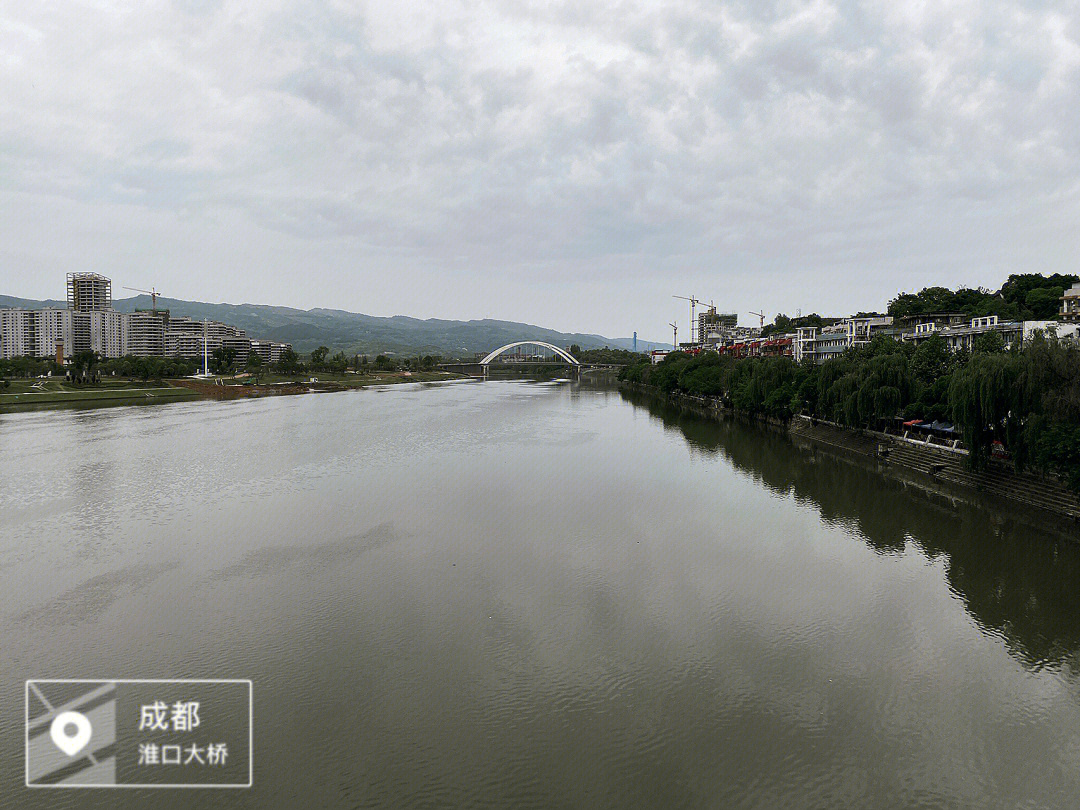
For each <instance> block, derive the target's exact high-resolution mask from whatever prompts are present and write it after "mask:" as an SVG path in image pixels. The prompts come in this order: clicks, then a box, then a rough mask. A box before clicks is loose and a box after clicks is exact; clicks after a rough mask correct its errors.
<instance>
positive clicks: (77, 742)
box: [49, 712, 93, 757]
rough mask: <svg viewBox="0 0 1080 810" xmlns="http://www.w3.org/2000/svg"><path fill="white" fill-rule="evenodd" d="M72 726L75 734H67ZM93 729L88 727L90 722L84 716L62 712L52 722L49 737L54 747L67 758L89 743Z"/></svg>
mask: <svg viewBox="0 0 1080 810" xmlns="http://www.w3.org/2000/svg"><path fill="white" fill-rule="evenodd" d="M71 726H74V727H75V733H74V734H69V733H68V729H69V728H70V727H71ZM92 731H93V729H92V728H91V726H90V721H89V720H87V719H86V715H85V714H79V713H78V712H64V713H62V714H58V715H56V719H55V720H53V721H52V726H51V727H50V728H49V736H51V737H52V741H53V742H54V743H56V747H57V748H59V749H60V750H61V751H63V752H64V753H65V754H67V755H68V756H69V757H73V756H75V755H76V754H77V753H79V752H80V751H82V750H83V749H84V748H85V747H86V744H87V743H88V742H90V734H91V732H92Z"/></svg>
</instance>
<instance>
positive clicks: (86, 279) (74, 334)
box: [0, 273, 291, 365]
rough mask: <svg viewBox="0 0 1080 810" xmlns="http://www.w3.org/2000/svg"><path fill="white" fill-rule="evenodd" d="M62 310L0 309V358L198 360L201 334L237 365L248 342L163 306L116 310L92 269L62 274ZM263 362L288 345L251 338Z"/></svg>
mask: <svg viewBox="0 0 1080 810" xmlns="http://www.w3.org/2000/svg"><path fill="white" fill-rule="evenodd" d="M67 302H68V306H67V309H58V308H56V307H48V308H45V309H36V310H32V309H18V308H12V309H0V358H3V359H5V360H7V359H11V358H14V357H21V356H24V355H29V356H34V357H54V356H56V354H57V348H58V347H59V348H60V352H61V355H62V357H72V356H73V355H75V354H77V353H78V352H83V351H95V352H97V353H98V355H99V356H101V357H122V356H124V355H135V356H137V357H162V356H172V357H185V358H193V359H201V358H202V356H203V342H204V337H203V336H204V333H205V335H206V337H205V342H206V346H207V351H208V352H213V351H214V350H216V349H218V348H221V347H223V346H224V347H226V348H231V349H233V350H234V351H235V352H236V359H235V362H237V363H239V364H241V365H242V364H243V363H245V362H246V361H247V357H248V354H249V352H250V351H251V350H252V343H253V342H252V341H251V340H250V339H249V338H248V336H247V333H246V332H245V331H244V330H243V329H240V328H238V327H235V326H232V325H230V324H227V323H221V322H219V321H206V322H205V325H204V322H203V321H197V320H193V319H192V318H187V317H176V318H170V317H169V311H168V310H164V309H163V310H157V309H154V310H149V311H147V310H136V311H135V312H117V311H116V310H114V309H113V306H112V281H110V280H109V279H108V278H106V277H105V276H101V275H98V274H97V273H68V275H67ZM256 343H257V344H258V349H257V350H258V351H259V354H260V356H261V357H262V358H263V360H264V361H265V362H269V363H276V362H277V361H278V360H279V359H280V358H281V355H282V353H283V352H284V351H285V350H286V349H289V348H291V346H290V344H288V343H274V342H270V341H257V342H256Z"/></svg>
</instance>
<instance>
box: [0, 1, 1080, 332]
mask: <svg viewBox="0 0 1080 810" xmlns="http://www.w3.org/2000/svg"><path fill="white" fill-rule="evenodd" d="M1078 170H1080V3H1078V2H1075V1H1070V0H1059V1H1058V2H1052V3H1033V2H1032V3H1026V2H992V1H991V0H987V1H985V2H984V1H982V0H924V1H923V2H913V1H910V0H880V1H879V2H861V3H855V2H852V3H845V2H827V1H826V0H821V1H820V2H767V0H750V1H749V2H734V3H727V2H722V3H716V2H679V1H678V0H676V1H674V2H664V3H658V4H651V3H646V2H634V1H633V0H629V1H628V2H613V3H606V4H605V3H601V2H591V0H566V2H553V3H548V2H528V0H510V1H509V2H483V1H482V0H481V1H479V2H478V0H468V2H443V1H442V0H422V1H420V2H412V1H411V0H381V1H380V2H372V3H352V2H344V0H336V1H335V2H327V3H318V2H316V1H315V0H300V1H299V2H277V1H276V0H257V1H256V0H252V1H251V2H244V3H239V2H215V1H214V0H187V2H174V3H168V2H154V1H153V0H99V1H98V2H67V3H63V2H37V1H36V0H35V1H34V2H22V1H21V0H0V292H3V293H8V294H13V295H19V296H24V297H36V298H44V297H54V298H58V297H62V296H63V292H64V290H63V284H64V274H65V273H67V272H69V271H82V270H89V271H97V272H101V273H105V274H107V275H109V276H111V277H112V278H113V283H114V295H117V296H118V297H119V296H122V295H126V294H128V293H124V291H123V290H121V289H120V287H121V286H123V285H128V286H132V287H149V286H150V285H156V286H157V288H158V289H159V290H161V291H163V292H164V293H165V294H166V295H168V296H171V297H178V298H191V299H199V300H204V301H230V302H234V303H239V302H252V303H265V304H282V305H290V306H298V307H303V308H309V307H317V306H322V307H334V308H341V309H350V310H355V311H361V312H366V313H370V314H376V315H390V314H407V315H413V316H417V317H425V318H426V317H445V318H479V317H497V318H505V319H511V320H523V321H530V322H534V323H538V324H542V325H544V326H549V327H552V328H556V329H563V330H575V331H587V332H599V333H602V334H606V335H609V336H624V335H629V334H630V333H631V332H632V331H634V330H635V329H636V330H637V331H638V332H639V333H640V334H641V336H642V337H648V338H652V339H663V338H670V334H671V330H670V329H668V327H667V326H666V324H667V322H668V321H670V320H672V319H675V318H678V319H680V323H681V324H682V325H683V328H685V322H686V320H687V311H686V308H685V307H684V305H683V304H684V302H681V301H677V300H675V299H673V298H671V296H672V294H679V295H689V294H691V293H692V294H694V295H696V296H698V297H699V298H703V299H706V300H708V299H712V300H715V301H716V303H717V304H718V305H719V306H720V307H721V308H722V309H724V310H730V311H737V312H739V313H740V315H741V317H742V321H743V322H744V323H751V322H753V321H755V320H756V319H754V318H752V317H750V316H749V315H748V313H749V312H750V311H751V310H757V309H760V308H764V310H765V312H766V313H767V314H768V316H769V318H770V319H771V318H772V316H773V315H774V314H775V313H776V312H777V311H783V312H788V313H789V314H794V312H795V310H796V309H798V308H801V309H802V311H803V312H804V313H807V312H811V311H818V312H822V313H825V314H847V313H850V312H852V311H854V310H857V309H874V308H883V307H884V306H885V305H886V304H887V302H888V300H889V298H891V297H893V296H894V295H895V294H896V292H897V291H898V290H901V289H904V290H911V289H917V288H919V287H921V286H924V285H926V284H930V283H941V284H945V285H949V286H955V285H959V284H967V285H970V286H978V285H983V286H988V287H997V286H999V285H1000V283H1001V282H1002V281H1003V280H1004V279H1005V277H1006V276H1007V275H1008V274H1009V273H1010V272H1047V273H1049V272H1077V271H1078V269H1080V259H1078V257H1080V171H1078ZM680 331H681V330H680ZM682 334H685V332H683V333H682Z"/></svg>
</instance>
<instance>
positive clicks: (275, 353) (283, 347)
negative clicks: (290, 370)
mask: <svg viewBox="0 0 1080 810" xmlns="http://www.w3.org/2000/svg"><path fill="white" fill-rule="evenodd" d="M291 348H292V346H291V345H290V344H288V343H275V342H273V341H269V340H253V341H251V351H253V352H255V354H257V355H259V357H261V358H262V361H263V363H265V364H273V363H277V362H279V361H280V360H281V355H283V354H284V353H285V352H286V351H287V350H288V349H291Z"/></svg>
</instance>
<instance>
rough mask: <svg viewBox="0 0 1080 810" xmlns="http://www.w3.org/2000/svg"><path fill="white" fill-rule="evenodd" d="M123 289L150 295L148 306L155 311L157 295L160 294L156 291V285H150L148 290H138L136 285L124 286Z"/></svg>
mask: <svg viewBox="0 0 1080 810" xmlns="http://www.w3.org/2000/svg"><path fill="white" fill-rule="evenodd" d="M124 289H125V290H131V291H132V292H138V293H145V294H146V295H149V296H150V308H151V309H153V310H154V312H155V313H156V312H157V297H158V296H159V295H161V293H159V292H158V291H157V288H156V287H151V288H150V289H149V290H140V289H139V288H138V287H124Z"/></svg>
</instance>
